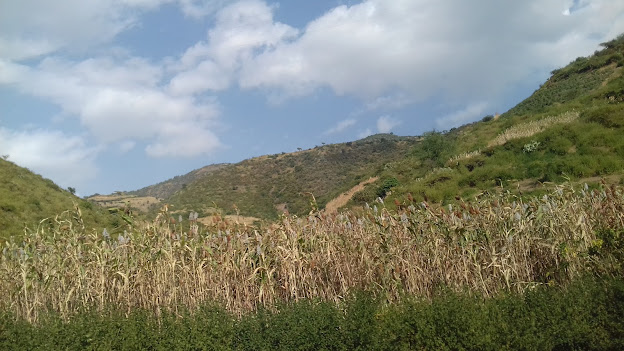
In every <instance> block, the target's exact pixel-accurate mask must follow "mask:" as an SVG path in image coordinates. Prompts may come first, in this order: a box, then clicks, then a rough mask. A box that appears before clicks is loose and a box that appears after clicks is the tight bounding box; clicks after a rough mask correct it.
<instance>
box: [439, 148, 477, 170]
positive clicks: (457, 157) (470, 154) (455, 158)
mask: <svg viewBox="0 0 624 351" xmlns="http://www.w3.org/2000/svg"><path fill="white" fill-rule="evenodd" d="M479 155H481V150H475V151H472V152H464V153H463V154H459V155H455V156H453V157H451V158H449V160H448V161H446V165H447V166H450V165H454V164H456V163H457V162H458V161H461V160H467V159H471V158H473V157H477V156H479Z"/></svg>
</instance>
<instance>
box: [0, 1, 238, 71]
mask: <svg viewBox="0 0 624 351" xmlns="http://www.w3.org/2000/svg"><path fill="white" fill-rule="evenodd" d="M165 3H177V4H178V6H180V8H181V10H182V12H183V13H184V14H185V15H187V16H190V17H194V18H200V17H203V16H206V15H211V14H213V13H215V12H217V11H218V10H219V9H220V8H222V7H224V6H225V5H226V4H228V3H229V1H227V0H89V1H84V0H55V1H40V0H19V1H12V2H10V3H8V2H6V1H5V2H3V3H2V4H0V55H1V56H2V57H3V58H5V59H11V60H24V59H29V58H34V57H40V56H42V55H46V54H51V53H55V52H58V51H60V50H70V51H74V52H84V51H85V50H87V49H89V48H94V47H98V46H99V45H101V44H104V43H108V42H110V41H111V40H112V39H113V38H115V37H116V36H117V35H118V34H119V33H121V32H123V31H124V30H126V29H128V28H131V27H132V26H134V25H136V24H137V23H138V22H139V18H140V15H141V14H142V13H144V12H146V11H151V10H155V9H156V8H158V7H159V6H161V5H163V4H165Z"/></svg>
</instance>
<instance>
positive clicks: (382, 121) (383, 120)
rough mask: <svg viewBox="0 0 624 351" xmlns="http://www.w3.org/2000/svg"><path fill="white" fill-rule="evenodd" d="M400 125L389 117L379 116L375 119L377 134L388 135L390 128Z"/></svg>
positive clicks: (399, 122)
mask: <svg viewBox="0 0 624 351" xmlns="http://www.w3.org/2000/svg"><path fill="white" fill-rule="evenodd" d="M399 124H401V121H398V120H396V119H393V118H391V117H390V116H381V117H379V119H377V130H378V131H379V133H390V132H391V131H392V128H394V127H396V126H398V125H399Z"/></svg>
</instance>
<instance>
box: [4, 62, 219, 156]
mask: <svg viewBox="0 0 624 351" xmlns="http://www.w3.org/2000/svg"><path fill="white" fill-rule="evenodd" d="M0 66H2V67H4V68H7V70H8V72H9V73H6V74H4V75H2V76H0V81H6V82H7V83H12V84H15V85H16V86H17V87H18V89H19V90H20V91H22V92H24V93H27V94H30V95H33V96H37V97H41V98H44V99H46V100H48V101H51V102H53V103H55V104H57V105H58V106H60V107H61V108H62V109H63V113H64V114H66V115H68V116H75V117H77V118H78V120H79V121H80V124H81V125H83V126H84V127H86V128H87V129H88V130H89V132H91V134H93V135H94V136H95V137H97V139H98V140H99V141H100V142H102V143H104V144H108V143H114V142H119V141H125V140H137V139H140V140H145V141H147V142H148V147H147V149H146V151H147V152H148V154H149V155H151V156H168V155H185V156H188V157H192V156H197V155H200V154H205V153H209V152H211V151H213V150H214V149H215V148H216V147H218V146H219V145H220V143H219V140H218V138H217V137H216V136H215V135H214V134H213V132H212V128H213V127H214V126H215V123H216V121H215V120H216V118H217V116H218V114H219V108H218V105H217V104H216V103H215V102H214V101H212V100H201V101H200V100H198V99H196V98H194V97H190V96H172V95H170V94H168V93H167V92H166V91H165V89H164V88H161V86H160V82H161V80H162V68H161V67H160V66H156V65H152V64H150V63H149V62H147V61H145V60H142V59H137V58H129V59H127V60H121V61H120V60H115V59H112V58H98V59H88V60H85V61H80V62H71V61H67V60H62V59H58V58H48V59H44V60H43V61H42V62H41V63H40V64H39V65H38V66H36V67H34V68H30V67H28V66H23V65H19V64H14V63H7V62H4V63H3V64H2V65H0ZM172 130H175V131H176V132H175V133H173V136H176V135H179V136H180V137H179V138H178V139H175V140H172V142H171V143H166V144H165V143H163V142H162V140H163V139H164V138H166V137H169V136H172ZM183 135H188V136H192V137H194V138H195V137H197V138H202V139H203V141H201V142H197V143H196V144H195V147H192V148H188V149H187V146H188V141H187V140H183V141H184V142H179V143H176V141H182V140H180V139H183V138H184V137H183ZM208 140H209V142H208ZM151 143H154V144H153V145H152V144H151ZM165 147H167V148H169V150H168V151H165V150H164V148H165ZM154 149H156V150H159V151H153V150H154Z"/></svg>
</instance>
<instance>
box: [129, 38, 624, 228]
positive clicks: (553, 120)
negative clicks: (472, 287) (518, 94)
mask: <svg viewBox="0 0 624 351" xmlns="http://www.w3.org/2000/svg"><path fill="white" fill-rule="evenodd" d="M602 46H603V49H602V50H600V51H597V52H596V53H595V54H594V55H592V56H590V57H580V58H578V59H576V60H574V61H573V62H572V63H570V64H569V65H568V66H566V67H564V68H561V69H557V70H554V71H553V72H552V76H551V77H550V78H549V79H548V81H546V82H545V83H544V84H543V85H542V86H541V87H540V88H539V89H538V90H536V91H535V92H534V93H533V94H532V95H531V96H530V97H529V98H527V99H526V100H524V101H522V102H521V103H519V104H518V105H517V106H515V107H514V108H512V109H511V110H509V111H507V112H506V113H504V114H502V115H500V116H496V118H495V117H494V116H485V117H484V118H483V120H482V121H480V122H475V123H472V124H469V125H465V126H462V127H460V128H453V129H452V130H450V131H444V132H436V131H432V132H428V133H425V134H424V135H423V136H422V137H418V138H416V137H398V136H395V135H391V134H380V135H375V136H371V137H368V138H365V139H363V140H359V141H355V142H350V143H343V144H335V145H325V146H322V147H315V148H313V149H310V150H304V151H299V152H295V153H282V154H276V155H269V156H263V157H258V158H253V159H249V160H246V161H243V162H240V163H237V164H222V165H213V166H208V167H205V168H202V169H199V170H196V171H193V172H191V173H189V174H187V175H183V176H179V177H176V178H174V179H171V180H169V181H166V182H163V183H160V184H157V185H154V186H151V187H147V188H144V189H141V190H138V191H136V192H132V193H130V195H133V196H134V195H138V196H155V197H156V198H159V199H162V201H163V202H164V203H168V204H171V205H173V207H172V210H173V211H177V212H179V213H186V212H190V211H197V212H199V213H200V215H201V216H208V215H211V214H213V213H216V212H219V213H225V214H241V215H245V216H253V217H258V218H263V219H271V220H274V219H276V218H277V216H278V214H280V213H283V212H289V213H292V214H298V215H302V214H305V213H307V212H309V211H310V210H311V209H313V208H314V207H315V206H319V207H320V208H321V209H322V208H324V206H325V205H326V204H327V203H328V202H330V201H331V200H332V199H335V198H337V197H339V196H341V194H342V197H344V193H346V192H348V191H349V190H350V189H351V188H353V187H354V186H356V185H357V184H358V183H360V182H361V181H364V180H367V179H369V178H371V177H376V178H377V180H376V181H375V182H373V183H371V184H368V185H367V186H366V187H365V188H364V189H363V190H361V191H359V192H358V193H356V194H355V195H353V196H352V200H351V201H350V202H348V203H347V205H346V206H345V208H361V207H362V206H364V205H366V204H372V203H373V202H375V201H377V200H378V199H382V200H384V201H385V202H386V203H385V206H387V207H388V208H396V207H401V206H405V205H406V204H407V203H408V202H409V201H411V200H414V199H415V200H418V201H428V202H430V203H432V204H440V205H446V204H449V203H455V202H457V201H459V199H463V200H469V199H471V198H473V197H475V196H478V195H480V194H482V193H483V192H484V191H500V190H501V189H509V190H513V191H515V192H516V194H525V195H526V194H540V193H543V192H545V191H546V190H545V186H546V185H548V184H552V183H561V182H564V181H572V182H579V183H584V182H587V183H589V184H590V185H592V186H594V185H595V184H597V183H598V181H600V179H601V178H605V179H606V180H607V181H608V182H610V183H617V182H620V181H622V179H623V176H624V173H623V171H622V170H623V169H624V129H623V128H624V78H623V76H622V72H623V71H622V66H623V65H624V58H623V57H624V38H623V37H622V36H620V37H618V38H617V39H614V40H612V41H610V42H608V43H604V44H602ZM314 199H315V200H316V203H312V204H311V200H314ZM410 199H411V200H410ZM312 202H314V201H312ZM160 206H162V204H158V206H156V205H154V206H152V207H151V211H152V214H153V215H155V213H156V212H155V211H156V210H157V209H158V208H160Z"/></svg>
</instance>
